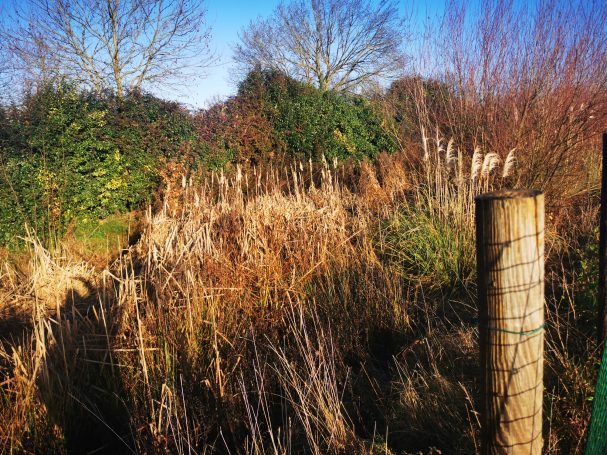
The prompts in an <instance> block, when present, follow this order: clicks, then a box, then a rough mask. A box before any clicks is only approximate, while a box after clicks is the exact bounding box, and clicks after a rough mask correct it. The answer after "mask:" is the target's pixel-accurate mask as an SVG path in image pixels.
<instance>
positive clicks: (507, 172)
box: [502, 147, 516, 179]
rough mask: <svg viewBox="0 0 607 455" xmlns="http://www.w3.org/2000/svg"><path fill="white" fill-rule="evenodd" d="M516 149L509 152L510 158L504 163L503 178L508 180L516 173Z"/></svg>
mask: <svg viewBox="0 0 607 455" xmlns="http://www.w3.org/2000/svg"><path fill="white" fill-rule="evenodd" d="M515 150H516V147H515V148H513V149H512V150H510V152H508V156H507V157H506V161H505V163H504V169H503V171H502V178H503V179H505V178H508V177H510V176H511V175H512V173H513V172H514V165H515V164H516V156H515V155H514V151H515Z"/></svg>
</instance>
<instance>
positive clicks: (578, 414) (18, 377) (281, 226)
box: [0, 135, 598, 454]
mask: <svg viewBox="0 0 607 455" xmlns="http://www.w3.org/2000/svg"><path fill="white" fill-rule="evenodd" d="M424 144H425V148H422V157H423V156H426V157H427V159H426V161H424V160H423V159H422V160H421V161H420V163H419V166H417V167H413V166H411V165H410V164H409V155H406V154H396V155H392V156H388V155H381V156H380V157H379V158H378V160H377V161H376V162H374V163H369V162H364V163H362V164H355V163H350V164H343V165H337V164H336V163H330V164H329V163H322V164H320V165H315V164H312V163H294V164H293V165H291V166H290V167H286V168H272V167H268V168H263V169H260V168H251V169H247V170H246V171H245V170H242V169H240V168H237V169H234V171H233V172H231V173H230V174H229V175H227V174H225V175H224V174H221V173H220V174H210V175H207V176H183V177H180V178H179V179H177V180H176V181H173V182H171V183H170V184H167V185H166V186H165V188H164V191H163V193H162V196H161V197H160V198H159V201H158V203H157V204H156V205H155V207H149V208H148V209H147V210H146V211H145V212H144V213H143V214H142V215H141V218H142V220H141V223H140V224H141V232H140V238H139V239H138V241H137V242H135V243H133V244H132V245H130V246H128V247H125V249H124V250H123V251H122V252H121V253H120V255H119V256H117V257H116V258H115V260H114V261H113V262H112V263H111V264H110V265H109V266H108V267H106V268H103V269H101V268H95V267H93V266H91V265H89V264H87V263H86V262H84V261H82V260H79V261H78V260H75V259H73V258H71V257H69V254H68V253H66V251H62V250H61V248H57V249H55V250H54V251H52V252H49V251H47V250H46V249H45V248H44V247H43V245H41V244H40V243H39V242H38V241H37V240H36V238H35V235H34V234H33V233H32V234H31V235H30V236H29V237H28V239H27V242H28V245H29V253H28V254H27V255H26V258H27V261H25V262H24V261H21V263H15V261H14V260H10V259H6V260H4V261H3V263H2V267H1V268H0V274H1V276H0V278H1V280H0V283H1V284H0V315H1V316H2V318H1V320H0V339H1V341H2V343H1V344H0V418H1V419H2V421H3V422H4V424H3V425H2V427H1V428H0V446H1V447H3V448H4V449H5V450H6V451H7V452H36V453H39V452H77V453H86V452H89V453H102V452H113V453H159V452H170V453H219V454H222V453H226V454H227V453H242V454H265V453H275V454H296V453H312V454H326V453H334V454H350V453H360V454H380V453H381V454H397V453H398V454H401V453H412V452H417V451H422V452H423V453H473V452H474V451H475V450H477V449H478V442H477V440H478V437H477V435H478V429H479V422H478V417H477V411H476V402H477V400H478V375H477V366H476V365H477V357H478V354H477V349H478V347H477V332H476V322H475V314H476V308H475V298H474V253H473V241H474V237H473V220H472V214H473V211H472V208H473V197H474V195H475V194H477V193H478V192H480V191H485V190H487V189H490V188H494V187H499V186H504V185H510V184H513V182H514V181H515V180H514V179H515V176H516V172H517V169H516V164H515V163H516V161H515V154H514V152H513V153H512V156H510V155H508V157H505V158H504V159H501V158H499V157H496V156H492V155H491V154H490V153H487V154H483V155H482V156H481V152H480V151H479V150H477V151H476V152H474V153H473V154H468V155H467V154H465V153H464V152H463V151H458V150H457V148H456V146H455V144H454V143H453V141H447V140H443V139H440V138H439V137H438V135H437V138H436V139H426V140H425V141H424ZM430 144H432V146H431V145H430ZM430 147H432V149H430ZM592 207H593V205H592V204H589V205H588V210H587V211H583V213H582V212H580V215H579V216H577V218H575V222H576V223H577V226H578V231H577V233H576V236H575V238H576V239H577V238H581V236H583V235H586V231H588V232H589V234H588V235H590V236H592V235H593V234H592V232H591V231H590V230H589V229H587V230H584V229H585V227H584V226H585V224H584V223H582V224H580V223H579V220H580V219H582V218H583V217H586V218H587V219H588V220H591V219H592V215H589V214H588V213H590V212H589V211H591V210H592ZM555 216H556V215H555ZM586 218H584V219H586ZM559 219H562V217H561V218H559ZM572 222H573V221H568V222H567V223H565V222H563V223H562V226H561V227H559V229H560V230H558V231H557V230H556V228H555V231H554V235H553V239H554V241H553V242H552V243H551V245H552V249H551V250H550V251H551V257H550V259H549V260H550V261H551V264H554V265H553V266H551V268H550V270H551V271H552V275H551V277H550V286H551V289H552V291H551V292H550V293H548V294H549V305H548V309H549V312H550V318H551V319H549V320H551V321H552V322H551V328H550V331H549V336H548V343H549V353H548V354H547V358H548V362H549V363H548V365H547V367H548V368H549V369H550V371H551V372H553V373H552V374H549V375H548V380H549V381H551V382H550V383H549V384H548V386H547V387H548V394H547V406H549V407H550V410H551V412H550V413H548V416H549V417H548V419H549V421H548V422H547V425H546V427H547V433H546V441H547V447H549V448H550V450H551V453H574V452H575V451H576V450H577V451H579V450H581V449H580V446H579V437H575V436H574V432H575V431H584V428H585V425H586V424H587V414H588V400H587V398H588V394H591V393H592V388H591V384H592V380H593V375H594V366H595V362H596V359H597V358H598V357H597V353H596V351H597V349H596V346H594V345H593V343H592V341H591V339H590V337H589V336H588V334H587V333H586V332H585V331H584V328H583V327H584V326H583V321H584V318H585V317H586V316H587V314H589V313H588V312H585V311H584V310H583V306H584V305H585V303H584V302H585V300H584V298H585V294H584V292H585V289H587V288H588V287H589V286H590V283H584V282H583V280H582V282H581V283H580V282H579V280H580V275H579V274H578V273H576V272H575V271H574V264H577V263H579V260H580V258H582V259H583V258H584V257H585V256H584V254H585V253H584V251H583V250H582V249H576V248H577V247H576V246H575V245H574V239H573V238H571V239H570V238H569V237H566V236H564V235H562V234H561V232H565V229H566V226H570V224H571V223H572ZM588 224H590V222H588ZM555 226H557V224H556V223H555ZM576 245H577V244H576ZM575 251H577V252H578V253H579V254H577V253H576V254H574V253H573V252H575ZM576 261H577V262H576ZM564 264H567V268H566V269H565V268H564ZM559 266H563V267H562V269H561V270H559ZM581 352H586V353H587V355H586V357H585V358H581V357H580V353H581ZM565 371H566V372H567V374H563V372H565ZM565 428H567V429H566V430H563V429H565ZM576 444H577V445H576Z"/></svg>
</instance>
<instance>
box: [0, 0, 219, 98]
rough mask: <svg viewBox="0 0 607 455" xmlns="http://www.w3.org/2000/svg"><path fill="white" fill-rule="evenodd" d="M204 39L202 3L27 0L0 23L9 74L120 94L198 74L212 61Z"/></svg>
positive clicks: (206, 31)
mask: <svg viewBox="0 0 607 455" xmlns="http://www.w3.org/2000/svg"><path fill="white" fill-rule="evenodd" d="M209 36H210V30H209V28H208V27H207V26H206V24H205V10H204V8H203V5H202V0H30V1H29V2H27V4H25V2H24V3H21V2H16V3H15V6H14V12H13V13H12V14H11V15H5V19H4V20H3V21H2V24H1V27H0V41H2V42H3V43H4V46H5V55H8V56H9V57H10V60H11V63H12V69H13V71H15V72H20V73H21V74H23V75H25V76H28V77H29V78H30V79H35V80H36V79H41V78H42V79H45V78H48V77H55V76H67V77H69V78H70V79H72V80H76V81H78V82H80V83H82V84H84V85H85V86H88V87H90V88H92V89H94V90H97V91H101V90H103V89H106V88H111V89H114V90H115V91H116V94H117V95H118V96H120V97H122V96H123V95H124V93H125V91H126V90H133V89H138V88H141V87H142V86H153V85H157V84H159V83H170V82H175V81H176V80H178V79H181V78H183V77H184V76H188V75H194V76H195V75H199V74H200V70H201V69H202V68H204V67H205V66H208V64H209V63H210V61H211V54H210V51H209Z"/></svg>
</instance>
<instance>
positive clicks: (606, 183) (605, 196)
mask: <svg viewBox="0 0 607 455" xmlns="http://www.w3.org/2000/svg"><path fill="white" fill-rule="evenodd" d="M601 172H602V175H601V215H600V222H599V223H600V224H599V314H598V321H597V337H598V341H599V343H602V342H603V341H604V340H605V335H606V334H607V289H606V288H607V132H606V133H603V169H602V171H601Z"/></svg>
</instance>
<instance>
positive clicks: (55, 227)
mask: <svg viewBox="0 0 607 455" xmlns="http://www.w3.org/2000/svg"><path fill="white" fill-rule="evenodd" d="M2 115H3V116H2V122H1V126H0V130H1V131H2V132H1V133H0V159H1V160H2V162H1V164H0V169H1V172H2V175H0V192H1V194H3V197H2V198H0V243H1V244H5V245H6V244H14V243H16V242H17V241H18V239H17V237H18V236H19V235H21V234H22V233H23V231H24V227H25V226H26V225H29V226H30V227H31V228H33V229H34V230H35V231H36V233H37V234H38V235H39V236H41V237H42V238H45V239H46V238H49V237H50V236H54V235H61V233H63V232H65V230H66V228H67V227H68V226H69V224H70V223H71V222H72V221H74V220H81V221H86V220H87V219H97V218H103V217H106V216H108V215H110V214H113V213H121V212H126V211H129V210H132V209H133V208H136V207H137V206H138V205H140V204H141V203H143V202H145V201H148V200H149V199H150V197H151V195H152V194H153V192H154V190H155V188H156V187H157V185H158V178H159V172H160V166H161V165H162V163H163V162H164V161H163V160H166V159H171V158H174V157H176V156H178V155H180V150H185V149H188V150H189V149H191V147H189V146H188V144H189V143H191V142H194V139H195V135H194V129H193V126H192V123H191V118H190V116H189V114H188V113H187V112H185V111H182V110H181V108H179V107H178V106H177V105H175V104H172V103H166V102H163V101H161V100H158V99H156V98H154V97H150V96H147V95H142V94H136V93H135V94H131V95H129V96H128V97H127V98H126V99H123V100H119V99H117V98H115V97H113V96H112V95H103V96H98V95H97V96H94V95H91V94H86V93H81V92H79V91H78V90H77V89H76V88H75V87H74V86H72V85H69V84H62V85H59V86H53V85H49V86H47V87H43V88H41V89H38V90H37V91H36V93H35V94H32V95H29V96H27V97H26V98H25V100H24V103H23V105H22V106H20V107H18V108H17V107H14V108H12V109H8V110H4V111H3V114H2Z"/></svg>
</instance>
